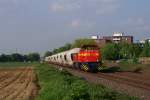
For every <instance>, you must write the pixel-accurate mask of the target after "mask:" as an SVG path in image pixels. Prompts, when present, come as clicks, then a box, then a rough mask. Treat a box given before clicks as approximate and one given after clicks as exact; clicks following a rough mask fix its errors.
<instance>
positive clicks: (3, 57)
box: [0, 54, 11, 62]
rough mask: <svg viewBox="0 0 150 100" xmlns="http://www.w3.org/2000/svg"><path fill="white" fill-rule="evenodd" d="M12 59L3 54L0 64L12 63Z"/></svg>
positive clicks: (0, 57) (0, 56)
mask: <svg viewBox="0 0 150 100" xmlns="http://www.w3.org/2000/svg"><path fill="white" fill-rule="evenodd" d="M10 60H11V58H10V56H9V55H5V54H1V55H0V62H7V61H10Z"/></svg>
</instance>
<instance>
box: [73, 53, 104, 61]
mask: <svg viewBox="0 0 150 100" xmlns="http://www.w3.org/2000/svg"><path fill="white" fill-rule="evenodd" d="M100 59H101V54H100V52H99V50H81V51H80V52H79V53H78V54H76V55H74V61H75V62H99V61H100Z"/></svg>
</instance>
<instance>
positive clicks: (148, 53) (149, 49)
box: [141, 41, 150, 57]
mask: <svg viewBox="0 0 150 100" xmlns="http://www.w3.org/2000/svg"><path fill="white" fill-rule="evenodd" d="M141 56H142V57H150V43H149V42H148V41H146V42H145V44H144V46H143V50H142V53H141Z"/></svg>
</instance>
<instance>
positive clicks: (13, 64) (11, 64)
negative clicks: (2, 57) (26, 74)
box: [0, 62, 38, 68]
mask: <svg viewBox="0 0 150 100" xmlns="http://www.w3.org/2000/svg"><path fill="white" fill-rule="evenodd" d="M37 64H38V62H32V63H27V62H5V63H4V62H3V63H0V68H16V67H28V66H33V65H34V66H35V65H37Z"/></svg>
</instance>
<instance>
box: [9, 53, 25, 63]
mask: <svg viewBox="0 0 150 100" xmlns="http://www.w3.org/2000/svg"><path fill="white" fill-rule="evenodd" d="M10 56H11V60H12V61H15V62H22V61H24V58H23V55H21V54H19V53H14V54H11V55H10Z"/></svg>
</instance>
